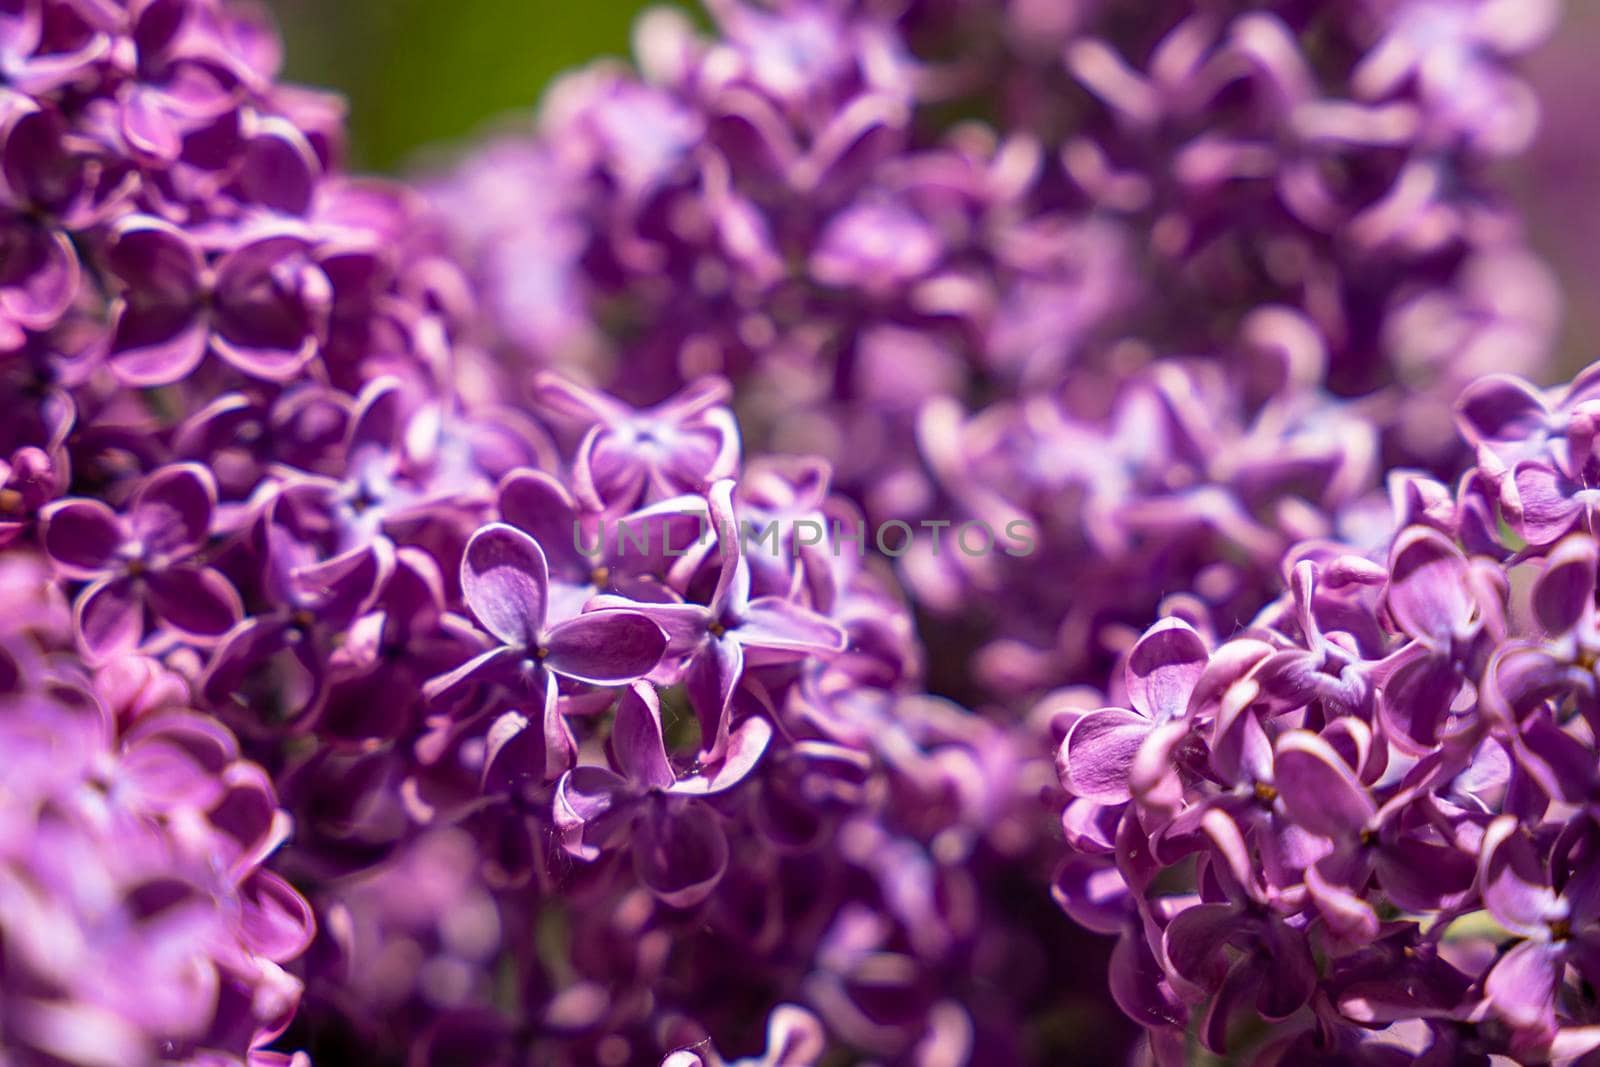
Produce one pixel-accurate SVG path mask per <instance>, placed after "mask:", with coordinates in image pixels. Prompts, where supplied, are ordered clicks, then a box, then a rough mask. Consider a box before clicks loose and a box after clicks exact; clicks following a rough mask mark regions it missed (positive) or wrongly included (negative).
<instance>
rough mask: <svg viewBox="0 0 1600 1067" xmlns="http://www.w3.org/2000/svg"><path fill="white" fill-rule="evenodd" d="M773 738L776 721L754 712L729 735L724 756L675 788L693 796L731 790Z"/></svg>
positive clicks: (742, 779)
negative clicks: (773, 727)
mask: <svg viewBox="0 0 1600 1067" xmlns="http://www.w3.org/2000/svg"><path fill="white" fill-rule="evenodd" d="M771 741H772V724H771V723H769V722H767V720H766V719H763V718H760V717H759V716H753V717H751V718H748V719H746V720H744V722H741V723H740V724H739V725H738V726H736V727H734V728H733V731H732V732H731V733H730V734H729V735H728V741H727V744H726V745H724V746H723V752H722V756H721V758H720V759H719V760H718V761H716V762H714V763H711V764H709V765H708V766H707V767H705V768H704V769H703V770H702V773H700V774H696V775H693V776H692V777H688V778H682V779H679V780H678V782H676V783H675V784H674V785H673V786H672V792H674V793H678V794H682V795H693V796H710V795H712V794H715V793H725V792H727V791H728V790H729V789H732V788H733V787H734V786H736V785H738V784H739V783H740V782H742V781H744V780H745V779H746V778H748V777H749V776H750V772H751V771H753V770H755V768H756V764H758V763H760V762H761V757H762V755H764V754H765V753H766V751H767V745H768V744H769V743H770V742H771ZM706 772H709V773H706Z"/></svg>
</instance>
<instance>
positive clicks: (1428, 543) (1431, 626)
mask: <svg viewBox="0 0 1600 1067" xmlns="http://www.w3.org/2000/svg"><path fill="white" fill-rule="evenodd" d="M1389 575H1390V578H1389V588H1388V590H1387V591H1386V594H1385V596H1386V598H1387V603H1388V606H1389V611H1390V613H1391V614H1393V615H1394V619H1395V622H1396V624H1398V625H1399V627H1400V629H1402V630H1403V631H1405V632H1406V633H1407V634H1409V635H1410V636H1412V637H1414V638H1416V639H1417V640H1419V641H1424V642H1427V643H1429V644H1431V645H1433V646H1434V647H1446V646H1447V645H1448V643H1449V641H1450V639H1451V638H1452V637H1453V636H1455V635H1456V634H1458V633H1461V632H1464V630H1465V627H1466V623H1467V621H1468V620H1469V619H1470V618H1471V616H1472V611H1473V602H1472V596H1471V593H1470V591H1469V589H1468V585H1467V560H1466V557H1465V556H1463V555H1462V554H1461V550H1460V549H1458V548H1457V547H1456V546H1455V545H1454V544H1452V543H1451V542H1450V540H1449V538H1447V537H1445V536H1444V535H1443V534H1441V533H1440V532H1439V531H1437V530H1434V529H1431V528H1429V527H1426V526H1413V527H1411V528H1410V529H1408V530H1406V531H1405V532H1404V533H1402V534H1401V535H1400V536H1399V537H1397V538H1396V539H1395V543H1394V548H1393V549H1392V550H1391V552H1390V554H1389Z"/></svg>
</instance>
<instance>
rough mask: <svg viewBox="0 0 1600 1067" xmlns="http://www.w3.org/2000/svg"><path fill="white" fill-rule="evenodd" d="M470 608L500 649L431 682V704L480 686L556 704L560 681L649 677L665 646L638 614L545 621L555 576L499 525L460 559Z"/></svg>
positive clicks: (526, 540)
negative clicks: (551, 576) (503, 688)
mask: <svg viewBox="0 0 1600 1067" xmlns="http://www.w3.org/2000/svg"><path fill="white" fill-rule="evenodd" d="M461 589H462V594H463V596H464V597H465V598H466V602H467V606H468V607H469V608H471V609H472V613H473V615H474V616H476V617H477V619H478V621H479V623H481V624H482V625H483V626H484V627H485V629H487V630H488V632H489V634H490V635H491V636H493V637H494V638H496V639H498V640H499V642H500V645H499V647H497V648H493V649H491V650H489V651H488V652H485V653H483V654H482V655H480V656H477V657H475V658H474V659H472V660H470V661H468V662H467V663H465V664H462V665H461V666H460V667H458V668H457V669H456V670H454V671H451V672H450V673H449V674H447V675H444V676H442V677H439V678H435V679H434V680H432V681H431V682H429V683H428V686H427V695H428V697H429V699H431V700H444V701H448V700H450V699H453V698H454V697H455V696H457V695H459V694H460V693H461V691H462V690H464V689H465V688H466V687H468V686H471V685H475V684H499V685H502V686H505V687H507V688H509V689H511V690H513V691H514V692H516V693H517V694H518V695H521V696H529V697H532V698H534V699H538V700H549V699H553V696H551V695H550V694H553V693H554V691H555V684H556V681H557V679H561V678H565V679H569V680H571V681H575V682H585V683H588V684H590V685H619V684H621V683H623V682H627V681H631V680H633V679H635V678H638V677H641V676H642V675H645V674H648V673H649V672H650V671H651V670H652V669H653V668H654V667H655V665H656V664H657V663H658V662H659V661H660V659H661V654H662V652H663V651H665V649H666V647H667V638H666V635H665V634H664V633H662V631H661V628H660V627H659V626H657V625H655V623H653V622H652V621H651V620H650V619H649V618H648V617H646V616H645V615H644V614H643V613H641V612H638V611H623V610H606V609H601V610H598V611H590V612H584V613H582V614H580V615H578V616H576V617H574V618H570V619H566V620H563V621H560V622H556V623H554V624H551V625H547V623H546V612H547V609H548V605H549V596H550V572H549V567H548V565H547V564H546V562H545V555H544V550H543V549H541V548H540V547H539V543H538V542H537V541H535V540H534V539H533V538H531V537H529V536H528V535H527V534H525V533H523V532H522V531H520V530H518V529H516V528H515V527H513V526H507V525H505V524H504V523H493V524H491V525H489V526H485V527H484V528H483V529H481V530H479V531H478V532H477V533H475V534H473V535H472V540H471V541H469V542H467V550H466V553H465V555H464V556H463V557H462V561H461Z"/></svg>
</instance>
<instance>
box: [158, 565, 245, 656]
mask: <svg viewBox="0 0 1600 1067" xmlns="http://www.w3.org/2000/svg"><path fill="white" fill-rule="evenodd" d="M146 582H147V586H148V589H149V598H150V599H149V602H150V612H151V614H153V615H154V616H155V617H156V618H157V619H159V620H160V621H161V622H162V623H164V624H165V625H166V626H167V627H168V628H169V629H172V630H175V631H177V632H178V633H179V634H180V635H182V636H183V637H185V638H188V639H190V640H191V641H199V642H202V643H203V642H207V641H216V640H218V639H220V638H221V637H222V635H223V634H225V633H227V632H228V631H229V630H230V629H232V628H233V626H234V625H235V624H236V623H238V621H239V619H240V618H241V617H243V615H244V606H243V604H242V603H241V602H240V600H239V594H238V592H237V591H235V590H234V588H233V583H231V582H229V581H228V579H227V578H225V577H223V576H222V573H221V572H220V571H217V570H214V569H213V568H211V567H198V568H196V567H174V568H172V569H171V570H165V571H156V572H152V573H151V574H150V575H148V576H147V578H146Z"/></svg>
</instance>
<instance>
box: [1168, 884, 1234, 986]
mask: <svg viewBox="0 0 1600 1067" xmlns="http://www.w3.org/2000/svg"><path fill="white" fill-rule="evenodd" d="M1242 927H1243V920H1242V919H1241V918H1240V916H1239V913H1238V912H1237V911H1236V910H1234V908H1232V907H1231V906H1229V905H1227V904H1194V905H1191V906H1190V907H1187V908H1185V909H1184V910H1183V911H1180V912H1179V913H1178V914H1177V915H1176V916H1174V917H1173V920H1172V921H1171V922H1170V923H1168V924H1167V928H1166V930H1165V931H1164V933H1163V935H1162V951H1163V955H1165V956H1166V958H1167V963H1168V964H1169V965H1170V966H1171V967H1172V971H1173V973H1174V974H1175V975H1177V976H1178V977H1179V978H1182V979H1183V980H1184V981H1185V982H1188V983H1189V984H1190V985H1192V986H1195V987H1196V988H1198V989H1201V990H1204V991H1206V992H1208V993H1212V992H1215V991H1216V990H1217V989H1219V988H1220V987H1221V986H1222V981H1223V979H1224V977H1226V974H1227V959H1226V957H1225V956H1224V955H1223V952H1222V949H1223V946H1224V945H1226V944H1227V943H1228V941H1229V939H1231V938H1233V937H1234V936H1236V935H1237V934H1238V933H1239V932H1240V930H1241V929H1242Z"/></svg>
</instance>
